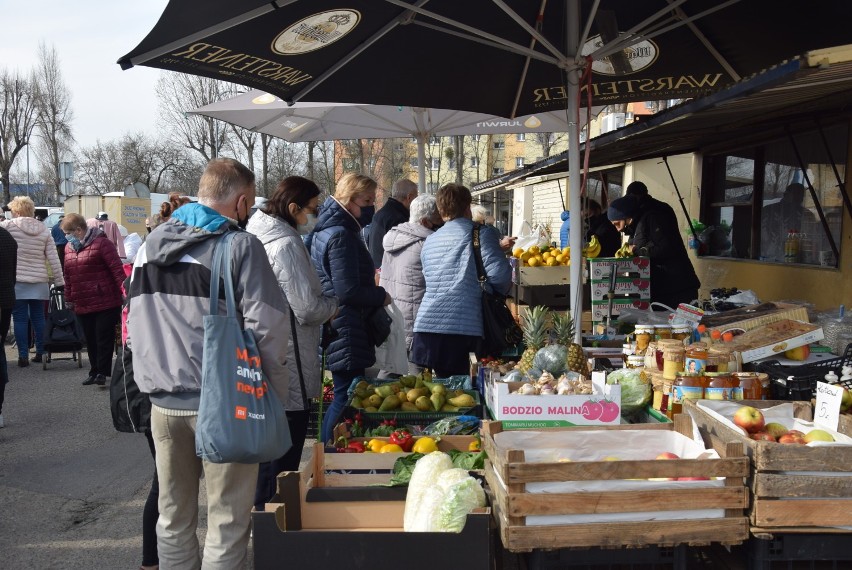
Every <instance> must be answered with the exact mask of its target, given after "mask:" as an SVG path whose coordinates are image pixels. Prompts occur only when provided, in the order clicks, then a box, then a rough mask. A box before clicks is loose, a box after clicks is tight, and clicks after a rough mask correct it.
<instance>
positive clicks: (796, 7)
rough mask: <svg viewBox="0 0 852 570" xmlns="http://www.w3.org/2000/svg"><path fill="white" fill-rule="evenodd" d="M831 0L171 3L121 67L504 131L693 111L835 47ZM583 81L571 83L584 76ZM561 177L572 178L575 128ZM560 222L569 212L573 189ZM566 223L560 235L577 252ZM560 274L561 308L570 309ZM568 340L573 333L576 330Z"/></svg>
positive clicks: (844, 23) (843, 19) (837, 18)
mask: <svg viewBox="0 0 852 570" xmlns="http://www.w3.org/2000/svg"><path fill="white" fill-rule="evenodd" d="M850 21H852V2H840V1H834V0H809V1H804V0H795V1H792V2H783V3H781V2H777V1H771V0H642V1H637V0H540V1H539V2H533V1H530V0H431V1H430V0H350V1H349V2H347V3H346V4H345V7H343V8H341V7H340V4H339V3H337V2H329V1H328V0H274V1H272V2H270V1H269V0H241V1H239V2H237V1H233V0H171V2H170V3H169V4H168V6H167V7H166V9H165V11H164V12H163V15H162V16H161V18H160V20H159V22H157V24H156V25H155V26H154V28H153V30H152V31H151V32H150V33H149V34H148V36H147V37H146V38H145V39H144V40H142V42H141V43H140V44H139V45H138V46H137V47H136V49H134V50H133V51H132V52H130V53H129V54H127V55H126V56H124V57H122V58H121V59H120V60H119V62H118V63H119V64H120V65H121V66H122V67H123V68H129V67H132V66H134V65H146V66H152V67H158V68H162V69H168V70H172V71H179V72H184V73H190V74H195V75H203V76H207V77H213V78H216V79H222V80H226V81H231V82H235V83H241V84H243V85H246V86H250V87H254V88H257V89H262V90H264V91H267V92H269V93H272V94H274V95H276V96H278V97H280V98H281V99H283V100H285V101H287V102H296V101H300V100H303V99H304V100H313V101H330V102H332V101H333V102H341V103H368V104H382V105H408V106H416V107H437V108H445V109H458V110H465V111H475V112H481V113H488V114H491V115H498V116H502V117H510V118H512V117H515V116H519V115H527V114H531V113H535V112H540V111H545V110H554V109H564V110H565V111H566V113H567V114H568V115H567V116H568V117H569V119H570V118H572V117H575V116H576V114H577V112H578V108H579V106H581V105H585V106H588V105H590V104H594V105H605V104H610V103H624V102H630V101H649V100H662V99H679V98H688V97H695V96H698V95H702V94H706V93H709V92H711V91H714V90H718V89H721V88H722V87H725V86H727V85H729V84H730V83H732V82H734V81H737V80H739V79H741V78H742V77H744V76H747V75H750V74H752V73H755V72H757V71H760V70H761V69H762V68H764V67H768V66H770V65H773V64H775V63H777V62H778V61H781V60H782V59H784V58H787V57H791V56H795V55H798V54H800V53H803V52H805V51H807V50H811V49H816V48H820V47H827V46H833V45H841V44H845V43H848V41H849V38H850V33H849V31H848V23H849V22H850ZM584 71H586V73H583V72H584ZM569 140H571V141H573V143H572V144H571V145H570V149H572V152H571V156H569V171H571V172H579V171H580V158H579V154H578V152H579V151H578V150H577V149H578V147H579V144H575V143H576V141H579V137H578V133H577V127H576V124H574V125H573V126H571V125H569ZM569 187H570V188H569V209H571V210H572V211H579V210H580V185H579V176H571V177H570V178H569ZM581 241H582V236H581V235H580V224H575V225H572V227H571V238H570V243H571V248H572V252H577V254H576V255H577V256H579V252H580V250H581ZM581 265H582V264H581V263H579V258H577V259H576V260H572V268H571V283H572V295H571V299H572V309H573V310H574V314H575V317H577V316H578V314H577V312H578V311H579V307H580V306H581V300H580V291H582V288H580V287H576V284H577V283H580V280H581ZM578 337H579V331H578Z"/></svg>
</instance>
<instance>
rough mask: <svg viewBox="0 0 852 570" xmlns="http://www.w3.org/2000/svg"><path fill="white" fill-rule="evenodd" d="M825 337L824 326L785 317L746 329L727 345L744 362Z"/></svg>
mask: <svg viewBox="0 0 852 570" xmlns="http://www.w3.org/2000/svg"><path fill="white" fill-rule="evenodd" d="M823 338H824V335H823V330H822V327H820V326H817V325H812V324H809V323H807V322H802V321H793V320H790V319H785V320H780V321H777V322H773V323H769V324H766V325H762V326H760V327H758V328H754V329H751V330H750V331H746V332H745V333H743V334H741V335H739V336H736V337H734V340H732V341H731V342H728V343H725V347H726V348H728V349H729V350H731V351H734V352H738V353H739V354H740V356H741V358H742V362H753V361H755V360H759V359H761V358H766V357H767V356H772V355H773V354H778V353H780V352H784V351H785V350H790V349H791V348H796V347H799V346H804V345H806V344H810V343H812V342H816V341H818V340H821V339H823Z"/></svg>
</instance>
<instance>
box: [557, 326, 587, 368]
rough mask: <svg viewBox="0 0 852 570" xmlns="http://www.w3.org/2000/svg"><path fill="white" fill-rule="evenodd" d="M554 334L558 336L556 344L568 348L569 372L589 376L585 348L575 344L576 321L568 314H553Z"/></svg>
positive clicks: (567, 363) (567, 361)
mask: <svg viewBox="0 0 852 570" xmlns="http://www.w3.org/2000/svg"><path fill="white" fill-rule="evenodd" d="M553 332H554V334H555V335H556V342H558V343H559V344H562V345H564V346H565V347H567V348H568V357H567V358H566V362H565V364H566V365H567V366H568V370H571V371H572V372H578V373H580V374H582V375H584V376H586V375H588V373H589V366H588V362H587V361H586V356H585V355H584V354H583V347H582V346H580V345H579V344H577V343H576V342H574V319H572V318H571V315H570V314H568V312H566V313H564V314H562V313H558V312H554V313H553Z"/></svg>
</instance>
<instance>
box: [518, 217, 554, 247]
mask: <svg viewBox="0 0 852 570" xmlns="http://www.w3.org/2000/svg"><path fill="white" fill-rule="evenodd" d="M534 245H537V246H538V247H545V246H548V245H550V230H548V229H547V226H543V225H541V224H535V225H534V226H533V225H530V223H529V222H528V221H526V220H524V223H523V225H521V232H520V233H519V234H518V239H517V240H516V241H515V247H516V248H518V247H519V248H521V249H529V248H531V247H532V246H534Z"/></svg>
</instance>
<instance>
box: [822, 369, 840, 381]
mask: <svg viewBox="0 0 852 570" xmlns="http://www.w3.org/2000/svg"><path fill="white" fill-rule="evenodd" d="M839 380H840V378H838V377H837V374H835V373H834V370H829V372H828V374H826V375H825V381H826V382H828V383H829V384H837V382H838V381H839Z"/></svg>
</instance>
